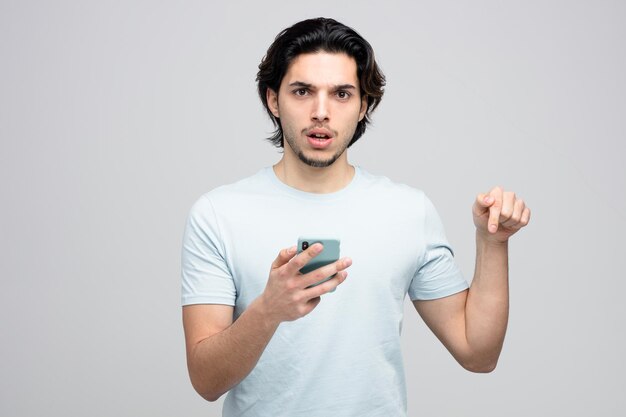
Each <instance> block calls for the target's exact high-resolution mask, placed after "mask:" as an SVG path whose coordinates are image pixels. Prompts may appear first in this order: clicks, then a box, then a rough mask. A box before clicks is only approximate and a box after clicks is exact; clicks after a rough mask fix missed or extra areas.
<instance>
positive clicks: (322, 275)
mask: <svg viewBox="0 0 626 417" xmlns="http://www.w3.org/2000/svg"><path fill="white" fill-rule="evenodd" d="M350 265H352V259H350V258H342V259H339V260H338V261H335V262H333V263H331V264H328V265H324V266H322V267H320V268H317V269H316V270H314V271H311V272H309V273H308V274H305V275H303V276H302V277H301V278H302V286H303V287H304V288H306V287H308V286H311V285H314V284H317V283H318V282H320V281H322V280H324V279H326V278H328V277H330V276H333V275H335V274H336V273H338V272H339V271H343V270H344V269H346V268H347V267H349V266H350ZM320 285H321V284H320Z"/></svg>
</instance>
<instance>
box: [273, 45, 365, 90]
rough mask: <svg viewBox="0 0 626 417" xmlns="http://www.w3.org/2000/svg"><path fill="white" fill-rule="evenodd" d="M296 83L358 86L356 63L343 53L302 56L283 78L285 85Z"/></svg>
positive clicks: (317, 53) (295, 59)
mask: <svg viewBox="0 0 626 417" xmlns="http://www.w3.org/2000/svg"><path fill="white" fill-rule="evenodd" d="M294 82H302V83H306V84H310V85H312V86H322V85H327V86H337V85H345V84H352V85H354V86H358V77H357V67H356V61H355V60H354V58H352V57H351V56H349V55H347V54H345V53H342V52H338V53H334V52H332V53H331V52H316V53H307V54H300V55H298V56H297V57H296V58H294V59H293V60H292V61H291V63H290V64H289V67H288V68H287V72H286V73H285V76H284V78H283V84H286V85H289V84H292V83H294Z"/></svg>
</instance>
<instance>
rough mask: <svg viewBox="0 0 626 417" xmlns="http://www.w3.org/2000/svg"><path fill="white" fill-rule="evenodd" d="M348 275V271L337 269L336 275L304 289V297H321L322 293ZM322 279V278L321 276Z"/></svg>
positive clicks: (338, 283)
mask: <svg viewBox="0 0 626 417" xmlns="http://www.w3.org/2000/svg"><path fill="white" fill-rule="evenodd" d="M347 277H348V271H339V272H337V275H335V276H334V277H333V278H331V279H329V280H328V281H326V282H323V283H321V284H319V285H316V286H315V287H311V288H307V289H306V290H304V291H305V297H306V298H313V299H315V298H316V297H321V296H322V295H324V294H327V293H329V292H331V291H332V290H334V289H335V288H337V287H338V286H339V285H340V284H341V283H343V282H344V281H345V280H346V278H347ZM322 279H323V278H322Z"/></svg>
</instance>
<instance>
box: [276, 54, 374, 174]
mask: <svg viewBox="0 0 626 417" xmlns="http://www.w3.org/2000/svg"><path fill="white" fill-rule="evenodd" d="M359 91H360V90H359V80H358V78H357V70H356V62H355V61H354V59H353V58H352V57H350V56H348V55H346V54H344V53H328V52H318V53H313V54H302V55H298V56H297V57H296V58H295V59H294V60H293V61H292V62H291V64H290V66H289V68H288V69H287V73H286V74H285V76H284V77H283V80H282V82H281V84H280V88H279V92H278V94H276V93H275V92H274V91H272V90H268V92H267V98H268V100H267V101H268V104H269V107H270V110H271V111H272V113H273V114H274V116H276V117H278V118H279V119H280V123H281V126H282V128H283V136H284V138H285V156H287V155H288V154H293V155H295V156H297V157H298V159H299V160H300V161H302V162H303V163H305V164H307V165H309V166H312V167H327V166H329V165H332V164H333V163H334V162H335V161H336V160H337V159H339V158H340V157H341V156H342V154H343V153H344V151H345V150H346V148H347V147H348V144H349V143H350V140H351V139H352V136H354V131H355V129H356V126H357V123H358V122H359V121H361V120H362V119H363V117H364V116H365V111H366V110H367V101H366V99H365V98H364V97H363V98H362V97H360V93H359Z"/></svg>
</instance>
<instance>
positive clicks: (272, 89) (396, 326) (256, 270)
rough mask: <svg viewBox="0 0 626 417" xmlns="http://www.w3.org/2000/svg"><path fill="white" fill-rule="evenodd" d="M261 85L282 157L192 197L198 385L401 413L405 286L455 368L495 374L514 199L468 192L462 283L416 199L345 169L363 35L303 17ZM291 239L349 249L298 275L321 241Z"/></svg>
mask: <svg viewBox="0 0 626 417" xmlns="http://www.w3.org/2000/svg"><path fill="white" fill-rule="evenodd" d="M257 81H258V87H259V94H260V96H261V100H262V102H263V104H264V105H265V108H266V110H267V111H268V114H269V115H270V117H271V118H272V120H273V121H274V123H275V125H276V128H277V129H276V132H275V134H274V135H273V136H272V138H270V140H271V141H272V142H273V143H274V144H275V145H277V146H281V147H284V153H283V156H282V159H281V160H280V161H279V162H278V163H277V164H276V165H274V166H273V167H267V168H264V169H262V170H260V171H259V172H258V173H257V174H255V175H253V176H252V177H249V178H246V179H243V180H241V181H239V182H237V183H235V184H230V185H227V186H222V187H218V188H216V189H214V190H212V191H211V192H209V193H207V194H205V195H204V196H202V197H201V198H200V199H199V200H198V201H197V202H196V204H195V205H194V207H193V208H192V210H191V213H190V216H189V220H188V224H187V228H186V232H185V237H184V243H183V259H182V261H183V288H182V292H183V294H182V299H183V305H184V308H183V323H184V328H185V337H186V346H187V361H188V368H189V374H190V378H191V382H192V384H193V386H194V388H195V389H196V390H197V391H198V393H199V394H200V395H202V396H203V397H204V398H206V399H207V400H209V401H214V400H216V399H218V398H219V397H220V396H221V395H222V394H224V393H226V392H229V394H228V396H227V397H226V400H225V402H224V411H223V413H224V415H225V416H290V417H293V416H402V415H406V387H405V381H404V371H403V367H402V358H401V351H400V327H401V321H402V316H403V301H404V298H405V296H406V295H407V294H408V295H409V296H410V297H411V300H412V301H413V303H414V305H415V308H416V309H417V311H418V313H419V314H420V316H421V317H422V318H423V319H424V321H425V322H426V324H427V325H428V326H429V327H430V329H431V330H432V331H433V332H434V333H435V335H436V336H437V337H438V338H439V339H440V340H441V342H442V343H443V344H444V345H445V347H446V348H447V349H448V350H449V351H450V353H451V354H452V355H453V356H454V358H455V359H456V360H457V361H458V362H459V363H460V364H461V365H462V366H463V367H465V368H466V369H468V370H470V371H474V372H490V371H491V370H493V369H494V367H495V366H496V362H497V360H498V356H499V354H500V351H501V348H502V343H503V340H504V334H505V330H506V325H507V319H508V284H507V282H508V271H507V242H508V239H509V237H510V236H511V235H513V234H514V233H515V232H516V231H517V230H519V229H520V228H521V227H523V226H525V225H526V224H527V223H528V221H529V217H530V211H529V209H528V208H527V207H525V205H524V202H523V201H522V200H520V199H518V198H516V197H515V194H513V193H511V192H505V191H503V190H502V189H500V188H498V187H496V188H494V189H492V190H490V191H489V192H488V193H487V194H479V195H478V197H477V199H476V201H475V203H474V206H473V215H474V223H475V225H476V243H477V255H476V271H475V276H474V279H473V281H472V285H471V287H470V288H469V289H468V285H467V283H466V281H465V280H464V279H463V278H462V276H461V274H460V272H459V270H458V268H457V267H456V265H455V263H454V261H453V257H452V251H451V249H450V247H449V245H448V243H447V241H446V239H445V236H444V233H443V227H442V225H441V222H440V220H439V217H438V215H437V213H436V211H435V209H434V207H433V206H432V204H431V203H430V201H429V200H428V199H427V198H426V197H425V196H424V194H423V193H422V192H420V191H418V190H415V189H413V188H410V187H408V186H406V185H402V184H395V183H393V182H391V181H390V180H388V179H387V178H385V177H381V176H375V175H372V174H370V173H368V172H367V171H365V170H364V169H362V168H360V167H358V166H352V165H350V164H349V163H348V159H347V148H348V147H349V146H351V145H352V144H354V143H355V142H356V140H358V138H359V137H360V136H361V135H362V134H363V133H364V131H365V127H366V124H367V123H368V121H369V119H368V117H369V116H370V115H371V112H372V111H373V110H374V108H375V107H376V106H377V105H378V103H379V102H380V99H381V97H382V93H383V86H384V77H383V75H382V73H381V72H380V70H379V69H378V66H377V64H376V61H375V59H374V54H373V51H372V48H371V47H370V45H369V44H368V43H367V42H366V41H365V40H364V39H363V38H362V37H361V36H360V35H358V34H357V33H356V32H354V31H353V30H352V29H350V28H348V27H346V26H344V25H342V24H340V23H338V22H336V21H334V20H332V19H321V18H320V19H312V20H306V21H303V22H299V23H297V24H295V25H294V26H292V27H290V28H288V29H285V30H284V31H283V32H281V33H280V34H279V35H278V36H277V38H276V40H275V41H274V43H273V44H272V46H271V47H270V48H269V50H268V52H267V54H266V56H265V57H264V59H263V61H262V62H261V64H260V65H259V73H258V76H257ZM301 235H325V236H328V235H330V236H336V237H337V238H339V239H341V250H342V253H344V254H345V255H347V256H348V257H344V258H341V259H339V260H338V261H336V262H334V263H331V264H329V265H327V266H324V267H321V268H319V269H317V270H315V271H313V272H309V273H307V274H302V273H300V272H299V270H300V269H301V268H302V267H303V266H304V265H305V264H306V263H307V262H308V261H309V260H311V259H312V258H314V257H315V256H316V255H317V254H319V252H320V250H321V247H320V244H314V245H312V246H310V247H309V248H308V249H306V250H305V251H303V252H302V253H299V254H296V248H295V246H292V245H293V244H294V243H295V241H296V240H297V238H298V236H301ZM277 254H278V255H277ZM268 269H269V272H268ZM348 270H349V271H350V278H349V279H347V277H348ZM333 274H336V275H335V276H334V278H332V279H330V280H328V281H326V282H324V283H322V284H320V285H317V286H311V285H312V284H314V283H317V282H319V281H321V280H322V279H324V278H325V277H328V276H331V275H333ZM337 287H339V288H337ZM335 289H337V291H334V290H335ZM330 292H332V293H330ZM329 293H330V294H329Z"/></svg>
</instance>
